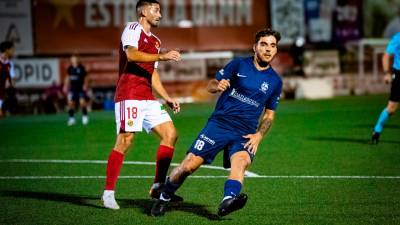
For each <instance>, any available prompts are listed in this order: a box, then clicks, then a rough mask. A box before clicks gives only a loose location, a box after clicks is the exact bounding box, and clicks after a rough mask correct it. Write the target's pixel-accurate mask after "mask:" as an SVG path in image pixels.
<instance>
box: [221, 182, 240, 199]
mask: <svg viewBox="0 0 400 225" xmlns="http://www.w3.org/2000/svg"><path fill="white" fill-rule="evenodd" d="M241 189H242V184H241V183H240V182H239V181H237V180H227V181H225V186H224V199H226V198H227V197H228V198H230V197H233V196H236V195H239V194H240V190H241Z"/></svg>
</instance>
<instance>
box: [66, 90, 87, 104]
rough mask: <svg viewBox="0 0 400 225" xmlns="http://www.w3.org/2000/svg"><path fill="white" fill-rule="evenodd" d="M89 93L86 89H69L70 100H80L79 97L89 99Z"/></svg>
mask: <svg viewBox="0 0 400 225" xmlns="http://www.w3.org/2000/svg"><path fill="white" fill-rule="evenodd" d="M87 98H88V97H87V95H86V92H85V91H69V92H68V100H69V101H74V102H79V99H84V100H87Z"/></svg>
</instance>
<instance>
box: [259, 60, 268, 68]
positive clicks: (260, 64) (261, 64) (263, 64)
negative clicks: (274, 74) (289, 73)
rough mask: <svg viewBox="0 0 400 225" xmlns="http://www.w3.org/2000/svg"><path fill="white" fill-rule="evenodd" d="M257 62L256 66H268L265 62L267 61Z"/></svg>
mask: <svg viewBox="0 0 400 225" xmlns="http://www.w3.org/2000/svg"><path fill="white" fill-rule="evenodd" d="M257 62H258V65H259V66H261V67H267V66H268V65H269V62H267V61H262V60H259V61H257Z"/></svg>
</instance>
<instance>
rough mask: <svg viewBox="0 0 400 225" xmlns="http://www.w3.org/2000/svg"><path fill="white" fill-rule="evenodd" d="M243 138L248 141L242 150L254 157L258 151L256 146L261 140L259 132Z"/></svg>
mask: <svg viewBox="0 0 400 225" xmlns="http://www.w3.org/2000/svg"><path fill="white" fill-rule="evenodd" d="M243 137H244V138H247V139H249V140H248V141H247V142H246V144H245V145H244V148H245V149H246V150H247V151H249V152H250V153H252V154H253V155H255V154H256V152H257V149H258V145H259V144H260V142H261V140H262V135H261V134H260V133H259V132H256V133H255V134H248V135H245V136H243Z"/></svg>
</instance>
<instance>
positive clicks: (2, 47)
mask: <svg viewBox="0 0 400 225" xmlns="http://www.w3.org/2000/svg"><path fill="white" fill-rule="evenodd" d="M13 47H14V43H12V42H11V41H3V42H1V43H0V52H1V53H3V52H5V51H7V50H8V49H10V48H13Z"/></svg>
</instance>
